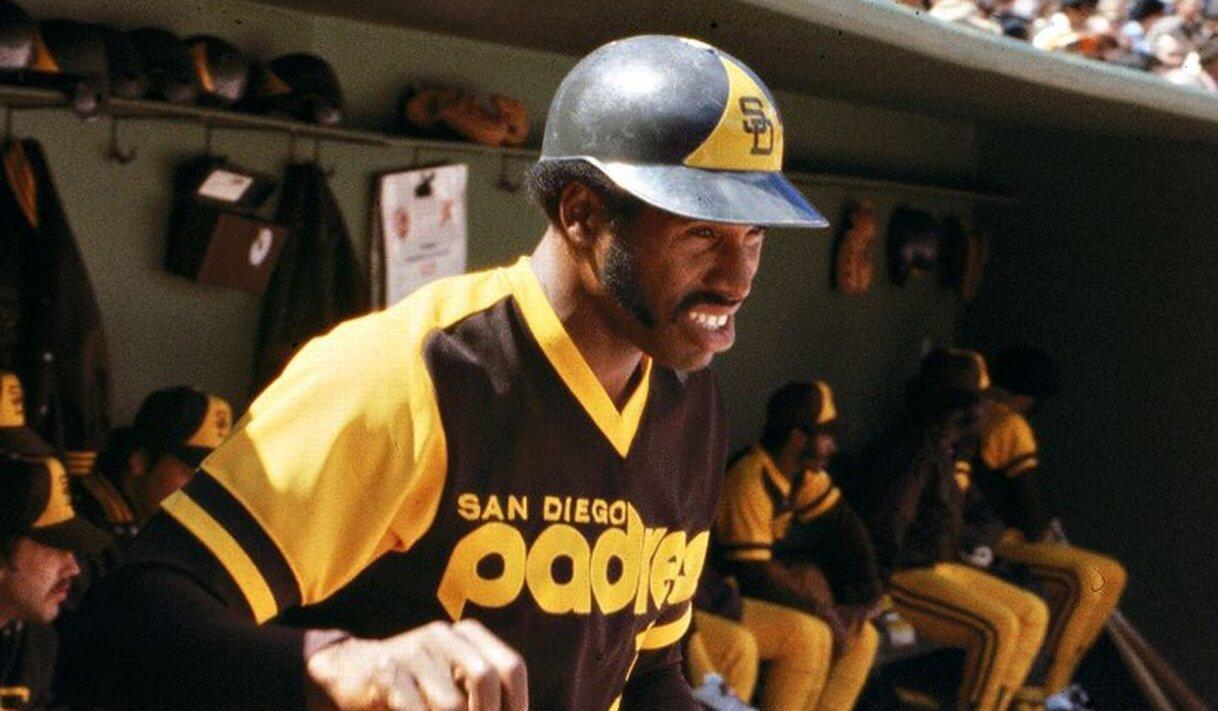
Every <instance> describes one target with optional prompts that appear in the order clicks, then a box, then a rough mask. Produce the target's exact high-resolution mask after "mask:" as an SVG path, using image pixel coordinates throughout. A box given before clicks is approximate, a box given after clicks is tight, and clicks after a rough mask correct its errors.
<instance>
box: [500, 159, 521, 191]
mask: <svg viewBox="0 0 1218 711" xmlns="http://www.w3.org/2000/svg"><path fill="white" fill-rule="evenodd" d="M509 160H510V159H509V158H508V154H506V153H502V154H500V155H499V181H498V182H497V183H495V187H497V188H499V189H500V190H502V191H504V192H507V193H516V192H520V186H521V184H522V183H521V182H519V181H517V182H515V183H513V182H512V180H511V177H510V176H509V174H508V162H509Z"/></svg>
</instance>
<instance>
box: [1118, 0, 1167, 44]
mask: <svg viewBox="0 0 1218 711" xmlns="http://www.w3.org/2000/svg"><path fill="white" fill-rule="evenodd" d="M1166 15H1167V7H1166V6H1165V5H1164V4H1163V0H1133V4H1131V5H1130V6H1129V15H1128V16H1129V21H1128V22H1126V23H1125V24H1124V26H1122V27H1121V45H1122V46H1123V47H1126V48H1128V49H1129V50H1131V51H1133V52H1137V53H1138V54H1145V55H1147V56H1154V51H1153V50H1152V49H1151V47H1150V44H1149V43H1148V42H1147V37H1146V34H1147V32H1149V31H1150V28H1151V26H1152V25H1154V24H1155V23H1156V22H1158V21H1159V20H1161V19H1163V18H1164V17H1165V16H1166Z"/></svg>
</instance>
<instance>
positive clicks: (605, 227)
mask: <svg viewBox="0 0 1218 711" xmlns="http://www.w3.org/2000/svg"><path fill="white" fill-rule="evenodd" d="M609 227H610V220H609V216H608V214H607V212H606V209H605V199H604V197H602V196H601V194H600V193H598V192H597V191H595V190H593V189H592V188H590V187H588V186H587V185H585V184H583V183H581V182H577V181H573V182H570V183H567V185H566V186H565V187H563V191H562V195H561V196H560V197H559V200H558V228H559V229H558V231H559V233H560V234H562V236H563V237H564V239H566V241H567V243H568V244H570V245H571V247H572V248H574V249H575V250H576V251H579V252H589V251H591V250H593V249H594V248H595V246H596V243H597V240H598V239H599V238H600V237H602V236H603V235H605V234H606V233H608V231H609Z"/></svg>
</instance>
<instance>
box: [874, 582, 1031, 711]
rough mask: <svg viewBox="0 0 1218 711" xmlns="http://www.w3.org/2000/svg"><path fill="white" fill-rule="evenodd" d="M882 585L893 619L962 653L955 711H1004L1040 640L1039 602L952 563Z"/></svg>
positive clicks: (1024, 676) (1029, 594) (1021, 681)
mask: <svg viewBox="0 0 1218 711" xmlns="http://www.w3.org/2000/svg"><path fill="white" fill-rule="evenodd" d="M888 582H889V592H890V594H891V595H892V600H893V603H894V604H895V605H896V608H897V611H898V612H900V613H901V616H902V617H904V618H905V619H906V620H908V621H909V622H910V624H912V625H913V626H914V628H915V629H916V630H917V632H918V634H919V635H921V636H923V637H925V638H926V639H929V640H931V641H933V642H937V643H939V644H945V645H949V646H952V647H961V648H963V649H964V655H965V659H964V674H963V678H962V679H961V680H960V693H959V695H958V698H959V701H958V705H959V708H961V709H982V710H985V711H989V710H990V709H994V710H997V711H1002V710H1003V709H1006V708H1007V707H1008V706H1010V704H1011V701H1012V699H1013V698H1014V696H1015V694H1016V693H1017V692H1018V691H1019V689H1020V688H1021V687H1022V686H1023V683H1024V681H1025V679H1026V678H1027V676H1028V672H1029V671H1030V670H1031V668H1032V662H1033V661H1034V660H1035V659H1036V654H1037V652H1039V651H1040V646H1041V643H1042V642H1043V641H1044V638H1045V631H1046V629H1047V628H1048V624H1049V610H1048V607H1047V606H1046V605H1045V603H1044V601H1042V600H1041V599H1040V598H1039V597H1037V596H1036V595H1035V594H1033V593H1031V592H1028V591H1026V590H1023V589H1020V588H1018V587H1016V586H1014V585H1011V584H1009V583H1006V582H1004V581H1002V580H999V579H998V578H996V577H994V576H992V575H989V574H987V573H985V572H983V571H981V570H977V569H976V568H970V567H968V566H966V565H962V564H958V563H937V564H935V565H934V566H931V567H927V568H912V569H909V570H902V571H899V572H896V573H894V574H893V575H892V576H891V577H890V578H889V581H888Z"/></svg>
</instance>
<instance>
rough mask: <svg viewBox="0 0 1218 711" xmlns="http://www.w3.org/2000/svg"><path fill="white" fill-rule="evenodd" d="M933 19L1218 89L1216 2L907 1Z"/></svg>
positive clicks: (1049, 50)
mask: <svg viewBox="0 0 1218 711" xmlns="http://www.w3.org/2000/svg"><path fill="white" fill-rule="evenodd" d="M899 1H900V2H902V3H903V4H905V5H909V6H911V7H914V8H916V9H918V10H920V11H925V12H926V13H927V14H929V15H930V17H932V18H936V19H938V20H942V21H945V22H953V23H960V24H963V25H966V26H969V27H973V28H976V29H977V30H979V31H982V32H989V33H993V34H996V35H1005V36H1007V37H1012V38H1015V39H1018V40H1022V41H1026V42H1029V43H1031V44H1032V45H1033V46H1034V47H1036V48H1037V49H1041V50H1044V51H1047V52H1068V53H1071V54H1076V55H1080V56H1083V57H1088V58H1091V59H1095V60H1099V61H1103V62H1108V63H1111V64H1116V65H1120V66H1123V67H1128V68H1130V69H1134V70H1138V71H1144V72H1149V73H1152V74H1155V75H1157V76H1160V77H1163V78H1164V79H1166V80H1168V81H1170V82H1172V83H1173V84H1178V85H1181V86H1190V87H1194V88H1197V89H1203V90H1207V91H1218V78H1216V77H1218V38H1215V35H1216V34H1218V19H1215V18H1213V17H1211V16H1210V14H1209V12H1208V11H1207V7H1208V4H1209V0H1174V1H1173V0H899Z"/></svg>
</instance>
